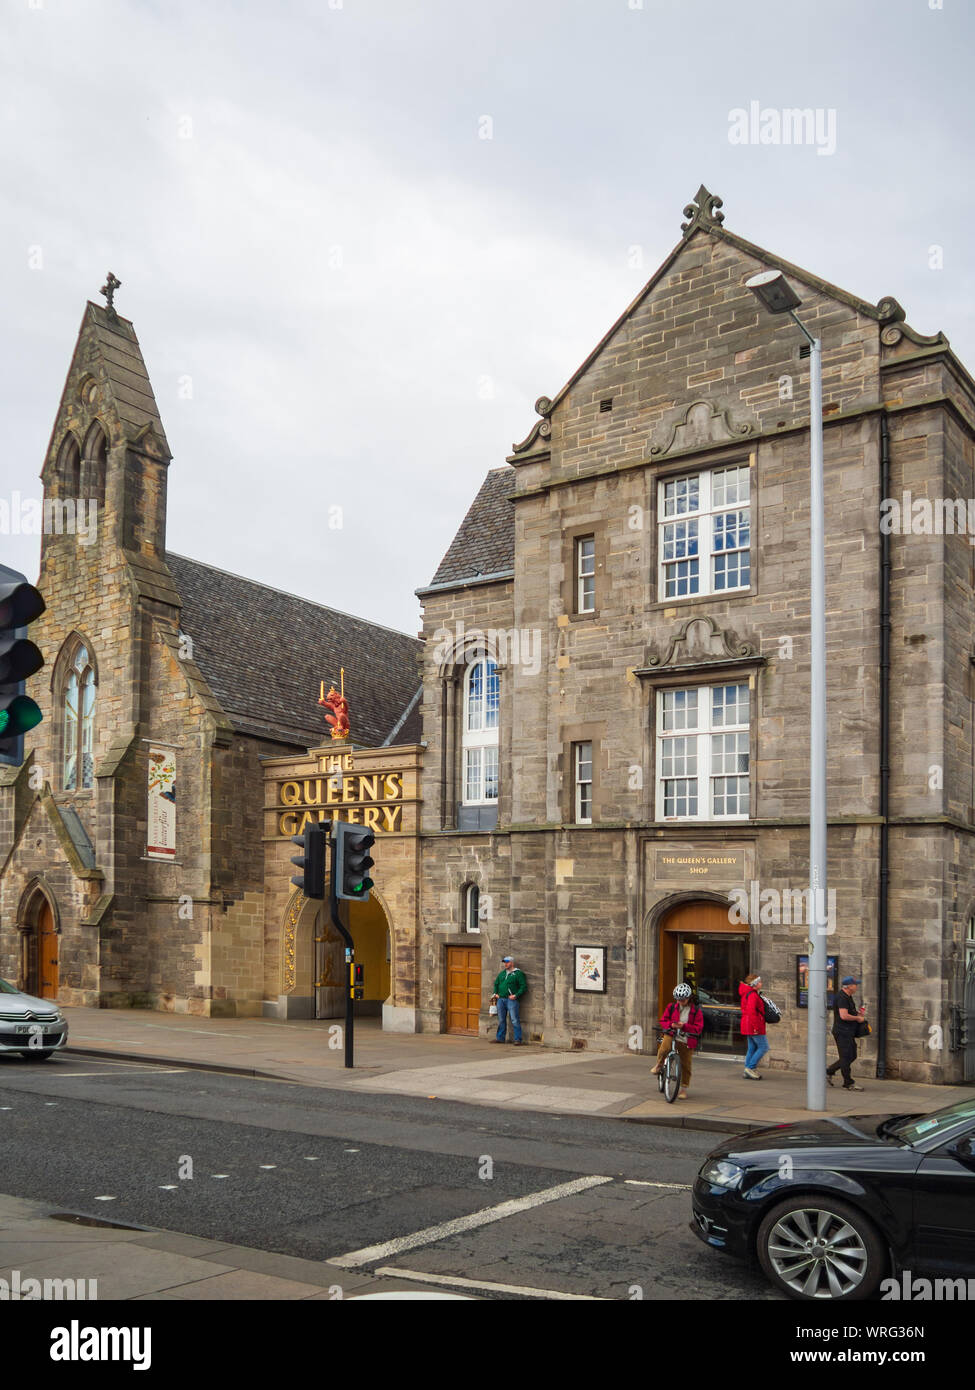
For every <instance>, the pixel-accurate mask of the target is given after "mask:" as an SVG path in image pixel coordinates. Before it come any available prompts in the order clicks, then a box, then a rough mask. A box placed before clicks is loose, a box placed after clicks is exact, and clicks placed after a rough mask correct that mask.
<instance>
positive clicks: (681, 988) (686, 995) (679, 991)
mask: <svg viewBox="0 0 975 1390" xmlns="http://www.w3.org/2000/svg"><path fill="white" fill-rule="evenodd" d="M692 993H693V991H692V989H691V987H690V985H687V984H684V985H678V986H677V988H676V989H675V990H674V998H675V999H690V997H691V994H692Z"/></svg>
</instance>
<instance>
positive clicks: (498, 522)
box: [417, 467, 516, 594]
mask: <svg viewBox="0 0 975 1390" xmlns="http://www.w3.org/2000/svg"><path fill="white" fill-rule="evenodd" d="M515 476H516V475H515V471H514V469H513V468H510V467H504V468H492V469H491V472H490V473H489V474H488V475H487V477H486V478H485V479H484V482H483V483H482V484H481V490H480V492H479V493H478V494H477V496H476V497H475V498H474V501H473V502H472V503H471V506H470V510H469V511H468V513H467V515H466V516H465V517H464V520H463V521H462V522H461V524H460V530H459V531H458V532H457V534H456V536H455V537H454V539H453V540H452V541H451V543H450V548H449V549H448V551H447V553H446V555H445V556H444V557H443V559H442V560H441V561H440V566H439V568H438V570H437V572H436V574H435V575H434V576H433V579H432V580H431V581H430V587H431V588H432V587H434V586H436V585H439V584H450V583H455V582H456V583H460V582H463V581H465V580H470V579H476V578H477V577H478V576H479V575H488V574H499V573H505V572H507V571H509V570H513V569H514V565H515V509H514V504H513V503H512V502H509V501H508V497H509V496H510V494H511V493H512V492H513V491H514V486H515ZM417 593H419V594H422V593H424V590H423V589H418V590H417Z"/></svg>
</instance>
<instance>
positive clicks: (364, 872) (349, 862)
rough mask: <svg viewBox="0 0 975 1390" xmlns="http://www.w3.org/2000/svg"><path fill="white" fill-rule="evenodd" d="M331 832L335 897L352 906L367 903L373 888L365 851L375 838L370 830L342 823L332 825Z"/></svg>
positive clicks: (369, 860) (368, 861)
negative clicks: (352, 904) (333, 847)
mask: <svg viewBox="0 0 975 1390" xmlns="http://www.w3.org/2000/svg"><path fill="white" fill-rule="evenodd" d="M334 833H335V841H334V845H335V849H334V858H333V860H332V873H333V874H334V883H335V896H336V897H337V898H346V899H347V900H348V901H350V902H354V903H365V902H368V901H369V889H370V888H371V887H372V886H373V883H372V879H371V878H370V877H369V870H370V869H371V868H372V866H373V864H374V863H375V860H374V859H372V858H371V857H370V854H369V851H370V850H371V849H372V847H373V845H374V844H375V843H376V837H375V835H374V834H373V832H372V831H371V830H364V829H363V828H362V826H361V825H350V824H349V823H348V821H342V820H340V821H336V822H335V825H334Z"/></svg>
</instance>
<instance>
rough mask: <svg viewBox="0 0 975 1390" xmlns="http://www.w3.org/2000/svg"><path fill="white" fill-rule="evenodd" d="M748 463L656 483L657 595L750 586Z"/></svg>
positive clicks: (678, 596) (688, 594)
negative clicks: (658, 549) (658, 555)
mask: <svg viewBox="0 0 975 1390" xmlns="http://www.w3.org/2000/svg"><path fill="white" fill-rule="evenodd" d="M750 487H751V481H750V475H749V469H748V466H747V464H734V465H732V466H731V467H730V468H713V469H711V470H709V471H708V472H706V473H692V474H688V475H687V477H681V478H667V479H664V480H662V481H661V482H660V483H659V484H658V493H657V515H658V518H659V521H658V540H659V548H660V561H659V580H658V597H659V598H660V599H661V600H664V599H681V598H694V597H696V596H697V595H700V594H723V593H729V592H732V591H734V590H736V589H747V588H748V586H749V584H750V582H751V550H750V545H751V508H750V505H749V498H750Z"/></svg>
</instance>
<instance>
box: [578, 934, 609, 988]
mask: <svg viewBox="0 0 975 1390" xmlns="http://www.w3.org/2000/svg"><path fill="white" fill-rule="evenodd" d="M572 954H573V958H574V961H573V972H572V988H573V989H574V990H576V991H577V992H579V993H582V994H605V993H606V947H605V946H573V948H572Z"/></svg>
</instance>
